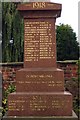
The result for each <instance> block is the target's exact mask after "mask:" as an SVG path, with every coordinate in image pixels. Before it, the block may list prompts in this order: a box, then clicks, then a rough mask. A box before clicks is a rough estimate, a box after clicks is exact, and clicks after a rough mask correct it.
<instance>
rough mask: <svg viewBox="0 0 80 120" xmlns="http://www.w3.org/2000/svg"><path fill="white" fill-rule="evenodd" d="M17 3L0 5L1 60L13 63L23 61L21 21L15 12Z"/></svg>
mask: <svg viewBox="0 0 80 120" xmlns="http://www.w3.org/2000/svg"><path fill="white" fill-rule="evenodd" d="M16 8H17V3H12V2H9V3H8V2H5V3H3V4H2V50H3V52H2V60H3V62H15V61H21V60H22V59H23V57H22V55H23V20H21V18H20V16H19V14H18V11H17V10H16Z"/></svg>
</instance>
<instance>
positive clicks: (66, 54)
mask: <svg viewBox="0 0 80 120" xmlns="http://www.w3.org/2000/svg"><path fill="white" fill-rule="evenodd" d="M56 40H57V60H76V59H78V58H79V55H78V52H79V51H78V50H79V46H78V42H77V37H76V33H75V32H74V31H73V29H72V28H71V26H69V25H64V24H61V25H60V26H57V29H56Z"/></svg>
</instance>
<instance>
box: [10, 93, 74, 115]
mask: <svg viewBox="0 0 80 120" xmlns="http://www.w3.org/2000/svg"><path fill="white" fill-rule="evenodd" d="M71 115H72V95H71V94H70V93H68V92H54V93H50V92H35V93H30V92H28V93H11V94H10V95H9V96H8V116H71Z"/></svg>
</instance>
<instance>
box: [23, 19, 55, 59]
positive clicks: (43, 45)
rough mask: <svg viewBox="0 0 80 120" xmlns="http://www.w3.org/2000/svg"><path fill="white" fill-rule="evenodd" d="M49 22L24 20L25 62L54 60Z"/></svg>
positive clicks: (50, 23)
mask: <svg viewBox="0 0 80 120" xmlns="http://www.w3.org/2000/svg"><path fill="white" fill-rule="evenodd" d="M51 28H52V22H51V21H44V20H43V21H39V20H35V21H32V20H31V21H30V20H25V48H24V52H25V56H24V57H25V61H39V60H41V59H54V58H55V57H54V49H53V47H54V45H55V43H53V39H52V38H53V35H52V31H51Z"/></svg>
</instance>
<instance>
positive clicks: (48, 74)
mask: <svg viewBox="0 0 80 120" xmlns="http://www.w3.org/2000/svg"><path fill="white" fill-rule="evenodd" d="M53 91H54V92H63V91H64V72H63V70H60V69H57V68H31V69H30V68H25V69H21V70H19V71H17V72H16V92H53Z"/></svg>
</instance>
